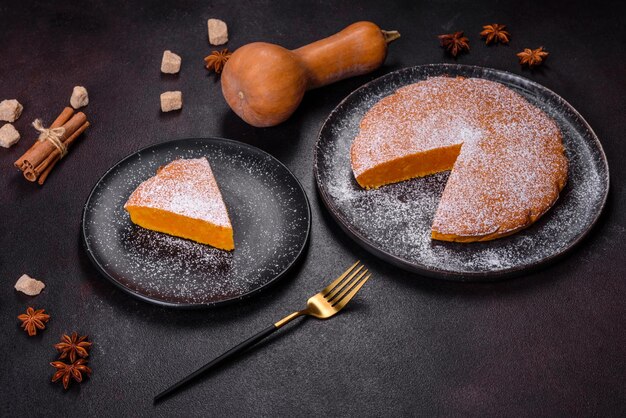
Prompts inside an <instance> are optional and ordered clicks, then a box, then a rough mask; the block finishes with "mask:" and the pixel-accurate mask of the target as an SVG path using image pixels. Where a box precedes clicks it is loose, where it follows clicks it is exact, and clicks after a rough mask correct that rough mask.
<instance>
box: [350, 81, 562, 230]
mask: <svg viewBox="0 0 626 418" xmlns="http://www.w3.org/2000/svg"><path fill="white" fill-rule="evenodd" d="M451 145H459V146H462V147H461V152H460V155H459V157H458V159H457V161H456V163H455V165H454V169H453V170H452V175H451V176H450V178H449V181H448V184H447V186H446V189H445V191H444V193H443V195H442V197H441V203H440V205H439V207H438V209H437V212H436V215H435V219H434V223H433V230H435V231H437V232H438V233H440V234H447V235H456V236H462V237H481V236H487V235H492V234H504V233H507V232H508V231H512V230H516V229H519V228H521V227H523V226H525V225H527V224H528V223H529V222H530V221H531V219H532V220H534V219H536V218H537V217H539V216H541V215H542V214H543V213H544V212H545V211H546V210H547V209H548V208H549V207H550V206H551V205H552V204H553V203H554V201H555V200H556V198H557V197H558V194H559V192H560V190H561V188H562V187H563V185H564V184H565V180H566V178H567V161H566V159H565V157H564V155H563V146H562V144H561V134H560V132H559V129H558V127H557V126H556V124H555V123H554V121H552V120H551V119H550V118H549V117H548V116H547V115H546V114H545V113H544V112H542V111H541V110H539V109H538V108H536V107H535V106H533V105H531V104H530V103H529V102H528V101H526V100H525V99H524V98H523V97H521V96H520V95H519V94H517V93H515V92H514V91H512V90H511V89H509V88H507V87H505V86H503V85H502V84H500V83H496V82H493V81H489V80H483V79H479V78H453V77H433V78H429V79H427V80H424V81H421V82H418V83H415V84H411V85H408V86H405V87H402V88H400V89H399V90H398V91H397V92H396V93H394V94H392V95H389V96H387V97H385V98H384V99H382V100H381V101H379V102H378V103H376V104H375V105H374V106H373V107H372V109H370V110H369V111H368V112H367V114H366V115H365V117H364V118H363V120H362V121H361V123H360V130H359V134H358V135H357V137H356V138H355V140H354V142H353V144H352V149H351V153H352V163H353V170H354V172H355V175H356V176H358V175H359V173H363V172H365V171H372V170H379V167H380V166H381V165H383V164H385V163H387V162H389V161H393V160H396V159H398V158H402V157H405V156H407V155H411V154H415V153H419V152H423V151H430V150H433V149H439V148H442V147H449V146H451Z"/></svg>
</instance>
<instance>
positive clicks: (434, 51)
mask: <svg viewBox="0 0 626 418" xmlns="http://www.w3.org/2000/svg"><path fill="white" fill-rule="evenodd" d="M619 4H620V3H617V2H615V3H602V2H580V3H578V4H576V3H573V2H569V1H562V2H561V1H559V2H549V1H543V2H534V1H511V2H499V1H495V2H472V1H466V2H460V1H445V2H437V3H431V4H427V3H425V2H413V1H404V2H393V1H369V2H358V3H357V2H350V1H319V2H291V1H281V2H269V1H268V2H262V3H261V2H243V1H240V2H235V1H219V2H218V1H204V2H200V1H184V0H183V1H169V2H166V1H152V2H127V1H118V0H106V1H105V0H100V1H89V2H85V1H76V2H73V1H65V2H54V1H41V2H30V1H19V2H10V1H7V0H2V1H1V2H0V98H1V99H4V98H17V99H18V100H20V101H21V102H22V103H23V104H24V113H23V116H22V117H21V119H19V121H18V122H17V123H16V124H15V125H16V127H17V128H18V129H19V131H20V132H21V133H22V137H23V138H22V140H21V141H20V142H19V143H18V144H17V145H16V146H14V147H13V148H11V149H9V150H5V149H0V216H1V220H0V248H1V249H0V278H1V280H2V287H1V288H0V333H1V334H2V337H1V339H0V350H1V352H2V358H3V360H2V364H3V365H2V368H1V371H2V372H1V373H0V388H1V389H0V415H2V416H11V417H16V416H69V415H87V416H90V415H113V416H121V415H125V416H152V415H159V416H160V415H163V416H170V415H173V416H176V415H179V416H221V415H225V416H241V415H260V416H304V415H313V414H316V415H328V416H336V415H346V416H381V415H386V414H389V415H392V414H393V415H424V416H432V415H448V416H450V415H475V416H476V415H478V416H484V415H492V416H493V415H498V416H558V415H562V416H571V415H579V416H583V415H585V416H592V415H597V416H608V415H615V416H619V415H621V416H623V415H624V414H626V389H625V388H626V381H625V374H626V373H625V372H626V366H625V359H626V327H625V320H626V308H625V303H624V301H625V290H626V282H625V281H624V279H625V276H626V274H625V273H626V264H625V253H626V246H625V245H624V232H625V231H626V194H625V193H624V181H625V179H626V164H624V163H623V159H624V158H625V157H626V153H625V151H626V143H625V141H624V131H625V130H626V122H625V119H624V113H625V112H626V106H625V103H626V102H625V100H624V94H625V93H626V64H625V62H626V61H624V55H625V53H626V47H625V42H624V41H625V40H626V29H625V27H626V25H624V23H623V22H624V19H623V16H622V14H621V12H620V10H621V7H619ZM210 17H217V18H221V19H223V20H225V21H226V22H227V23H228V24H229V29H230V30H229V32H230V39H231V41H230V42H229V43H228V47H229V48H231V49H235V48H237V47H239V46H241V45H243V44H245V43H248V42H251V41H257V40H263V41H269V42H274V43H278V44H281V45H283V46H286V47H289V48H294V47H298V46H301V45H303V44H306V43H309V42H311V41H314V40H317V39H319V38H322V37H325V36H328V35H330V34H332V33H335V32H337V31H338V30H340V29H342V28H343V27H344V26H346V25H348V24H350V23H352V22H354V21H358V20H372V21H374V22H376V23H377V24H379V25H380V26H381V27H383V28H385V29H397V30H399V31H400V32H401V33H402V38H401V39H400V40H399V41H397V42H395V43H394V44H393V45H392V46H391V48H390V53H389V56H388V59H387V62H386V64H385V66H384V67H382V68H381V69H379V70H378V71H376V72H375V73H373V74H370V75H366V76H362V77H357V78H354V79H350V80H346V81H342V82H339V83H337V84H334V85H332V86H329V87H326V88H322V89H319V90H317V91H312V92H309V93H307V95H306V97H305V99H304V101H303V103H302V105H301V107H300V109H299V110H298V111H297V112H296V114H295V115H294V116H293V117H292V118H291V119H290V120H289V121H288V122H286V123H285V124H283V125H281V126H279V127H276V128H271V129H255V128H252V127H250V126H248V125H246V124H245V123H243V122H242V121H241V120H239V119H238V118H237V117H236V116H235V115H234V114H233V113H232V112H231V111H230V110H229V109H228V107H227V106H226V104H225V102H224V100H223V98H222V95H221V91H220V85H219V81H218V79H216V78H215V77H214V76H213V75H209V74H207V72H206V71H205V69H204V68H203V62H202V58H203V57H204V56H205V55H207V54H208V53H209V52H210V51H211V49H212V48H211V47H210V46H209V45H208V42H207V35H206V20H207V19H208V18H210ZM492 22H498V23H505V24H507V25H508V27H509V29H510V32H511V33H512V41H511V44H510V46H493V47H485V46H484V45H483V44H482V42H481V40H480V38H479V36H478V32H480V30H481V26H482V25H483V24H486V23H492ZM453 30H465V31H466V33H467V35H468V36H469V38H470V40H471V45H472V50H471V52H470V53H469V54H467V55H463V56H461V57H460V58H459V59H458V60H457V62H459V63H464V64H475V65H481V66H487V67H493V68H497V69H501V70H507V71H511V72H513V73H516V74H521V75H523V76H525V77H528V78H530V79H532V80H534V81H537V82H539V83H542V84H544V85H545V86H547V87H548V88H550V89H552V90H553V91H555V92H556V93H557V94H560V95H561V96H562V97H564V98H565V99H566V100H568V101H569V102H570V103H571V104H572V105H573V106H574V107H575V108H577V109H578V110H579V111H580V113H581V114H582V115H583V116H584V117H585V118H586V119H587V121H588V122H589V123H590V124H591V126H592V127H593V128H594V129H595V131H596V133H597V134H598V136H599V138H600V140H601V141H602V144H603V146H604V149H605V151H606V154H607V157H608V160H609V165H610V168H611V182H612V184H611V193H610V196H609V201H608V204H607V207H606V210H605V213H604V215H603V217H602V218H601V220H600V222H599V224H598V225H597V226H596V228H595V229H594V231H593V232H592V234H591V235H590V236H589V237H588V238H587V239H586V240H585V241H584V242H583V243H582V244H581V245H580V246H579V247H578V248H577V249H576V250H574V251H573V252H572V253H571V254H570V255H569V256H568V257H566V258H565V259H563V260H562V261H560V262H558V263H557V264H555V265H553V266H551V267H548V268H546V269H544V270H542V271H540V272H536V273H533V274H529V275H527V276H524V277H521V278H516V279H512V280H508V281H503V282H498V283H490V284H457V283H448V282H442V281H437V280H432V279H427V278H424V277H420V276H416V275H413V274H409V273H406V272H404V271H402V270H399V269H397V268H394V267H391V266H389V265H387V264H385V263H384V262H382V261H379V260H377V259H375V258H373V257H372V256H370V255H368V254H367V253H366V252H364V251H363V250H361V249H360V248H359V247H358V246H357V245H356V244H354V243H352V242H351V241H350V240H349V239H348V238H347V237H346V236H345V235H344V234H343V233H342V232H341V231H340V230H339V228H338V227H337V225H336V224H334V223H333V221H332V219H330V217H329V215H328V214H327V212H326V211H325V209H324V208H323V207H322V206H321V204H320V201H319V199H318V196H317V194H316V191H315V184H314V180H313V176H312V162H313V160H312V158H313V146H314V144H315V141H316V136H317V133H318V131H319V129H320V127H321V125H322V123H323V121H324V119H325V117H326V116H327V115H328V113H329V112H330V111H331V110H332V109H333V108H334V107H335V106H336V105H337V104H338V103H339V101H340V100H341V99H342V98H344V97H345V96H346V95H347V94H348V93H350V92H351V91H352V90H354V89H355V88H357V87H359V86H360V85H361V84H363V83H365V82H367V81H369V80H372V79H374V78H375V77H378V76H380V75H382V74H385V73H387V72H389V71H392V70H395V69H398V68H402V67H406V66H412V65H417V64H425V63H434V62H452V61H453V60H452V59H451V58H448V57H446V56H445V55H444V54H443V52H442V50H441V49H440V48H439V47H438V43H437V39H436V35H437V34H440V33H442V32H450V31H453ZM540 45H543V46H545V47H546V49H547V50H548V51H550V52H551V55H550V58H549V59H548V61H547V65H545V66H544V67H542V68H540V69H539V70H536V71H534V72H531V71H527V70H523V69H521V68H520V66H519V65H518V63H517V59H516V57H515V53H516V52H518V51H519V50H521V49H522V48H523V47H538V46H540ZM164 49H171V50H173V51H175V52H177V53H179V54H180V55H181V56H182V57H183V65H182V71H181V73H180V74H179V75H178V76H167V75H161V74H160V72H159V66H160V60H161V55H162V52H163V50H164ZM77 84H79V85H84V86H86V87H87V89H88V90H89V93H90V100H91V103H90V105H89V106H88V107H87V108H86V110H85V111H86V113H87V114H88V117H89V120H90V121H91V122H92V123H93V126H92V127H91V128H90V129H89V131H88V134H87V135H85V136H84V137H83V138H82V139H81V140H80V142H79V143H78V144H77V146H76V147H75V148H74V149H72V150H71V154H70V155H69V157H68V158H67V159H66V160H64V161H62V162H61V163H60V164H59V165H58V166H57V167H56V168H55V170H54V172H53V173H52V175H51V176H50V178H49V179H48V181H47V183H46V184H45V186H44V187H41V188H39V187H37V186H35V185H34V184H30V183H28V182H26V181H25V180H24V179H23V178H22V177H21V175H20V173H19V172H16V170H15V169H14V168H13V167H12V163H13V161H14V160H15V159H16V158H17V157H18V156H19V155H21V154H22V153H23V152H24V151H25V150H26V149H27V148H28V147H29V146H30V145H31V144H32V141H33V140H34V138H35V135H34V131H33V130H32V128H30V126H29V124H30V122H31V121H32V120H33V119H35V118H38V117H41V118H43V119H44V121H47V122H50V121H51V120H52V119H53V118H54V117H55V116H57V114H58V113H59V112H60V111H61V109H62V108H63V106H65V105H66V104H67V103H68V102H69V96H70V94H71V90H72V87H73V86H74V85H77ZM165 90H182V92H183V96H184V102H185V104H184V108H183V110H182V112H177V113H171V114H161V113H160V111H159V94H160V93H161V92H162V91H165ZM212 135H215V136H223V137H227V138H231V139H235V140H240V141H243V142H246V143H249V144H253V145H255V146H258V147H260V148H262V149H264V150H266V151H268V152H270V153H271V154H273V155H274V156H276V157H277V158H278V159H280V160H281V161H282V162H284V163H285V164H286V165H287V166H288V167H289V168H290V169H291V170H292V171H293V172H294V173H295V175H296V176H297V177H298V178H299V179H300V181H301V182H302V183H303V185H304V187H305V189H306V190H307V192H308V195H309V197H310V199H311V204H312V209H313V230H312V236H311V243H310V244H311V245H310V247H309V249H308V252H307V254H306V258H305V260H304V261H303V263H302V264H301V265H300V267H299V268H298V269H296V270H295V271H293V272H292V273H291V274H290V275H289V276H288V277H287V278H286V279H285V280H284V281H283V282H282V283H280V284H279V285H277V286H275V287H273V288H271V289H268V290H267V291H266V292H262V293H261V294H260V295H258V296H257V297H255V298H253V299H250V300H247V301H245V302H242V303H241V304H239V305H234V306H227V307H223V308H219V309H211V310H201V311H177V310H172V309H165V308H161V307H158V306H152V305H149V304H146V303H143V302H140V301H138V300H135V299H133V298H132V297H130V296H129V295H127V294H125V293H123V292H122V291H120V290H118V289H117V288H116V287H115V286H113V285H112V284H111V283H109V282H108V281H107V280H106V279H104V278H103V277H101V276H99V275H98V273H97V272H96V270H95V269H94V267H92V266H91V264H90V263H89V261H88V259H87V256H86V255H85V253H84V250H83V248H82V246H81V243H80V216H81V211H82V207H83V204H84V202H85V199H86V198H87V196H88V194H89V191H90V190H91V187H92V186H93V185H94V184H95V182H96V181H97V180H98V178H99V177H100V176H101V175H102V174H103V173H104V172H105V171H106V170H107V168H109V167H110V166H111V165H113V164H114V163H115V162H116V161H118V160H119V159H121V158H122V157H124V156H126V155H127V154H129V153H132V152H134V151H135V150H137V149H139V148H141V147H144V146H146V145H150V144H153V143H157V142H160V141H164V140H169V139H173V138H184V137H200V136H212ZM357 258H360V259H361V260H364V261H365V262H366V263H367V265H368V266H369V267H370V268H371V270H372V271H373V272H374V279H373V280H370V282H369V283H368V285H367V286H366V287H365V288H364V290H363V291H362V292H361V294H360V295H359V297H358V298H357V299H356V300H355V302H353V303H352V304H351V307H350V309H348V310H347V311H345V313H342V314H341V315H339V316H338V317H336V318H334V319H332V320H330V321H327V322H319V321H315V320H305V321H302V322H301V323H300V324H296V325H294V326H292V327H290V328H289V329H286V330H284V331H281V332H280V333H278V334H277V335H275V336H274V337H273V338H272V339H270V340H269V341H267V342H266V343H263V344H262V345H261V346H260V347H258V348H257V349H256V350H254V351H253V352H251V353H249V354H247V355H245V356H244V357H243V358H242V359H241V360H240V361H239V362H237V363H236V364H233V365H232V366H230V367H227V368H223V369H221V370H219V371H218V372H216V373H214V374H213V375H211V376H209V377H207V378H206V379H204V380H202V381H200V382H199V383H198V384H196V385H194V386H193V387H192V388H190V389H189V390H187V391H186V392H183V393H181V394H179V395H178V396H175V397H173V398H171V399H170V400H168V401H167V402H165V403H163V404H161V405H159V406H157V407H154V406H153V405H152V397H153V395H154V394H155V393H157V392H158V391H159V390H161V389H163V388H164V387H166V386H167V385H168V384H170V383H172V382H173V381H175V380H176V379H177V378H179V377H181V376H183V375H184V374H186V373H187V372H190V371H191V370H193V369H194V368H195V367H196V366H199V365H201V364H203V363H204V362H206V361H208V360H209V359H211V358H212V357H214V356H215V355H217V354H219V353H221V352H222V351H224V350H225V349H227V348H229V347H230V346H232V345H234V344H236V343H238V342H239V341H240V340H242V339H243V338H245V337H247V336H249V335H251V334H253V333H254V332H255V331H257V330H260V329H262V328H263V327H265V326H266V325H268V324H269V323H271V322H273V321H275V320H277V319H279V318H280V317H281V316H283V315H284V314H286V313H288V312H290V311H291V310H294V309H299V308H300V307H301V306H303V303H304V301H305V300H306V298H307V297H308V296H309V295H311V294H313V293H314V292H316V291H317V290H319V289H320V288H321V287H322V285H323V284H325V283H327V282H328V281H329V279H330V278H331V277H332V276H335V275H336V274H337V273H338V272H340V271H342V270H343V269H344V267H346V266H347V265H349V264H350V263H352V262H353V260H355V259H357ZM22 273H28V274H30V275H32V276H34V277H37V278H41V279H43V280H44V281H45V283H46V285H47V287H46V289H45V291H44V292H43V293H42V294H41V295H39V296H37V297H36V298H30V297H27V296H24V295H22V294H18V293H17V292H15V291H14V290H13V284H14V283H15V281H16V280H17V278H18V277H19V276H20V275H21V274H22ZM28 305H34V306H36V307H38V308H45V309H46V310H47V311H48V312H49V313H50V314H51V316H52V319H51V321H50V323H49V325H48V328H47V329H46V330H45V331H44V332H42V333H41V334H40V335H38V336H37V337H33V338H28V336H27V335H26V334H25V333H24V332H23V331H21V330H20V328H19V327H18V321H17V319H16V318H15V317H16V316H17V315H18V314H19V313H21V312H22V311H24V310H25V309H26V307H27V306H28ZM71 331H78V332H80V333H84V334H88V335H89V336H90V338H91V339H92V340H93V342H94V348H93V351H92V354H91V356H90V365H91V367H93V370H94V373H93V376H92V377H91V379H89V380H88V381H86V382H85V383H84V384H83V385H81V386H79V385H76V384H74V385H73V386H72V387H71V389H70V390H69V391H67V392H66V393H64V391H63V389H62V387H61V386H60V385H55V384H51V383H49V380H50V377H51V376H52V374H53V369H52V367H50V366H49V365H48V362H49V361H52V360H53V359H54V358H55V352H54V350H53V348H52V344H54V343H55V342H56V341H57V340H58V338H59V336H60V334H61V333H65V332H68V333H69V332H71Z"/></svg>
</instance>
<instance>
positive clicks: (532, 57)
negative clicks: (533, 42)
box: [517, 46, 549, 68]
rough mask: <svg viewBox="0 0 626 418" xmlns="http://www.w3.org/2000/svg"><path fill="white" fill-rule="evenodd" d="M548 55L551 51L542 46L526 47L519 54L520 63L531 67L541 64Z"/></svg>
mask: <svg viewBox="0 0 626 418" xmlns="http://www.w3.org/2000/svg"><path fill="white" fill-rule="evenodd" d="M548 55H549V52H548V51H546V50H544V49H543V47H542V46H540V47H539V48H537V49H530V48H524V50H523V51H522V52H520V53H518V54H517V56H518V57H519V63H520V64H521V65H528V67H530V68H532V67H535V66H537V65H539V64H541V63H542V62H543V61H544V60H545V59H546V57H547V56H548Z"/></svg>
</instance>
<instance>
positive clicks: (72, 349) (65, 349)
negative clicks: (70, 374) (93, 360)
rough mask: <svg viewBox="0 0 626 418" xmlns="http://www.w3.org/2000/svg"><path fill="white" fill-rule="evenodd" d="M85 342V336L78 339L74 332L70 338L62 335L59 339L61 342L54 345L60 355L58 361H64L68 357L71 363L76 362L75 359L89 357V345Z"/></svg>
mask: <svg viewBox="0 0 626 418" xmlns="http://www.w3.org/2000/svg"><path fill="white" fill-rule="evenodd" d="M86 340H87V336H83V337H80V338H79V337H78V334H76V333H75V332H73V333H72V336H69V335H63V336H62V337H61V342H60V343H58V344H55V345H54V348H56V349H57V350H58V351H59V353H61V355H60V356H59V358H60V359H64V358H66V357H68V356H69V358H70V361H71V362H72V363H73V362H74V361H75V360H76V357H77V356H79V357H87V356H88V355H89V351H88V350H89V349H90V348H91V344H92V343H90V342H89V341H86Z"/></svg>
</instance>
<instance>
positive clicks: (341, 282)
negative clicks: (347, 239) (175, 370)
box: [154, 261, 371, 403]
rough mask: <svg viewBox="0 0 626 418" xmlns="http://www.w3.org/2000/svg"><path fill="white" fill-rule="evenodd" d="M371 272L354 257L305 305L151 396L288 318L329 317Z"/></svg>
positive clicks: (214, 363) (250, 342)
mask: <svg viewBox="0 0 626 418" xmlns="http://www.w3.org/2000/svg"><path fill="white" fill-rule="evenodd" d="M370 276H371V274H367V269H365V270H364V269H363V265H362V264H360V262H359V261H357V262H356V263H354V264H353V265H352V266H350V268H348V269H347V270H346V271H344V272H343V274H342V275H341V276H339V277H338V278H337V279H336V280H334V281H333V282H332V283H331V284H329V285H328V286H326V287H325V288H324V289H322V291H321V292H319V293H316V294H315V295H313V296H311V297H310V298H309V300H307V302H306V305H307V306H306V308H305V309H303V310H301V311H297V312H294V313H292V314H289V315H287V316H286V317H284V318H283V319H281V320H280V321H278V322H276V323H274V324H272V325H270V326H269V327H267V328H265V329H264V330H263V331H261V332H259V333H258V334H256V335H255V336H253V337H250V338H248V339H247V340H245V341H244V342H242V343H241V344H239V345H238V346H236V347H233V348H231V349H230V350H228V351H227V352H225V353H224V354H222V355H221V356H219V357H217V358H216V359H214V360H212V361H210V362H209V363H207V364H205V365H204V366H202V367H201V368H199V369H198V370H196V371H195V372H193V373H191V374H190V375H189V376H187V377H185V378H183V379H182V380H180V381H179V382H178V383H175V384H174V385H172V386H170V387H169V388H167V389H165V390H164V391H163V392H161V393H159V394H158V395H156V396H155V397H154V402H155V403H156V402H158V401H159V400H160V399H162V398H164V397H165V396H167V395H169V394H171V393H172V392H174V391H175V390H177V389H179V388H180V387H182V386H184V385H185V384H187V383H188V382H190V381H191V380H193V379H195V378H196V377H198V376H200V375H201V374H203V373H204V372H206V371H208V370H209V369H211V368H213V367H215V366H217V365H218V364H220V363H223V362H224V361H226V360H228V359H230V358H232V357H234V356H235V355H237V354H239V353H241V352H242V351H244V350H245V349H247V348H249V347H251V346H253V345H254V344H256V343H258V342H259V341H261V340H262V339H264V338H266V337H267V336H268V335H270V334H272V333H274V332H275V331H277V330H279V329H280V328H282V327H284V326H285V325H287V324H288V323H289V322H291V321H293V320H294V319H296V318H297V317H299V316H302V315H308V316H312V317H315V318H318V319H328V318H330V317H332V316H334V315H335V314H337V313H338V312H339V311H340V310H342V309H343V308H345V307H346V305H347V304H348V302H350V300H352V298H353V297H354V295H356V294H357V292H358V291H359V290H360V289H361V287H362V286H363V285H364V284H365V282H366V281H367V280H368V279H369V278H370Z"/></svg>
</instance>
